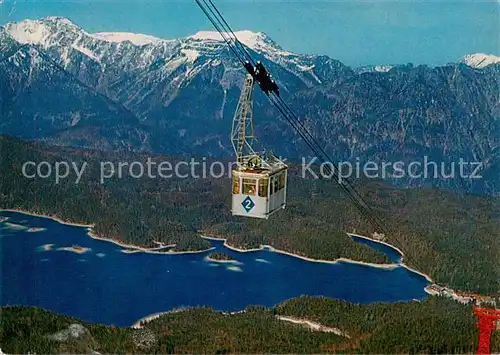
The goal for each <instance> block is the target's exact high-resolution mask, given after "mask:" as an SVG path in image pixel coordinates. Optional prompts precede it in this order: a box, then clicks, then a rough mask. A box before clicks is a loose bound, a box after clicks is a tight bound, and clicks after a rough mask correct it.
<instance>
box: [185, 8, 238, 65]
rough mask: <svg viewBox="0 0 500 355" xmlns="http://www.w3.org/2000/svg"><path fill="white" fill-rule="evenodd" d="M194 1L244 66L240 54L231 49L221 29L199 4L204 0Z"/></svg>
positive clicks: (230, 44) (231, 46) (231, 47)
mask: <svg viewBox="0 0 500 355" xmlns="http://www.w3.org/2000/svg"><path fill="white" fill-rule="evenodd" d="M195 1H196V4H197V5H198V7H199V8H200V9H201V10H202V11H203V13H204V14H205V16H206V17H207V18H208V19H209V20H210V22H211V23H212V25H213V26H214V27H215V29H216V30H217V32H219V33H220V35H221V36H222V39H223V40H224V42H226V44H227V45H228V46H229V49H231V51H232V52H233V53H234V55H235V56H236V58H238V60H239V61H240V62H241V64H243V65H244V64H245V60H243V59H242V58H241V57H240V55H241V54H240V53H238V51H236V49H235V48H234V47H233V45H232V43H231V42H230V41H229V40H227V39H226V37H225V36H224V33H223V31H221V29H220V28H219V24H218V23H217V21H216V20H215V19H213V18H212V17H211V15H210V14H209V13H208V12H207V10H206V9H205V7H203V5H202V4H201V1H203V2H205V1H204V0H195ZM212 12H213V11H212ZM219 22H220V21H219Z"/></svg>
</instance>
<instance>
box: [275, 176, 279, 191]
mask: <svg viewBox="0 0 500 355" xmlns="http://www.w3.org/2000/svg"><path fill="white" fill-rule="evenodd" d="M278 191H279V181H278V177H277V176H275V177H274V192H278Z"/></svg>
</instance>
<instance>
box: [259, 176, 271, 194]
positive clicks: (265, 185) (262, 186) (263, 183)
mask: <svg viewBox="0 0 500 355" xmlns="http://www.w3.org/2000/svg"><path fill="white" fill-rule="evenodd" d="M268 189H269V180H268V179H260V180H259V196H260V197H267V191H268Z"/></svg>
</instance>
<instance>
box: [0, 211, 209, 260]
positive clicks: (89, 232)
mask: <svg viewBox="0 0 500 355" xmlns="http://www.w3.org/2000/svg"><path fill="white" fill-rule="evenodd" d="M1 212H14V213H21V214H25V215H28V216H33V217H39V218H45V219H51V220H53V221H55V222H57V223H60V224H64V225H67V226H72V227H81V228H86V229H87V235H88V236H89V237H90V238H92V239H95V240H100V241H104V242H109V243H113V244H115V245H117V246H120V247H122V248H126V250H122V251H123V252H124V253H128V254H134V253H139V252H140V253H148V254H160V255H177V254H195V253H205V252H208V251H210V250H213V249H215V247H212V248H209V249H205V250H186V251H164V252H162V251H160V250H163V249H166V248H174V247H175V246H176V245H177V244H168V245H164V244H163V243H161V242H156V241H155V242H154V243H155V244H160V246H159V247H155V248H145V247H141V246H138V245H134V244H130V243H126V242H123V241H119V240H116V239H114V238H106V237H101V236H99V235H98V234H97V233H96V232H95V231H94V230H92V228H94V227H95V224H83V223H74V222H69V221H65V220H62V219H61V218H59V217H54V216H51V215H41V214H38V213H35V212H29V211H26V210H22V209H17V210H16V209H10V208H0V213H1Z"/></svg>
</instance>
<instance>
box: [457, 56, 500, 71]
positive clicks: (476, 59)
mask: <svg viewBox="0 0 500 355" xmlns="http://www.w3.org/2000/svg"><path fill="white" fill-rule="evenodd" d="M458 61H459V62H460V63H464V64H467V65H468V66H470V67H473V68H484V67H486V66H488V65H491V64H496V63H500V57H499V56H496V55H493V54H486V53H475V54H468V55H465V56H463V57H462V58H460V59H459V60H458Z"/></svg>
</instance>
